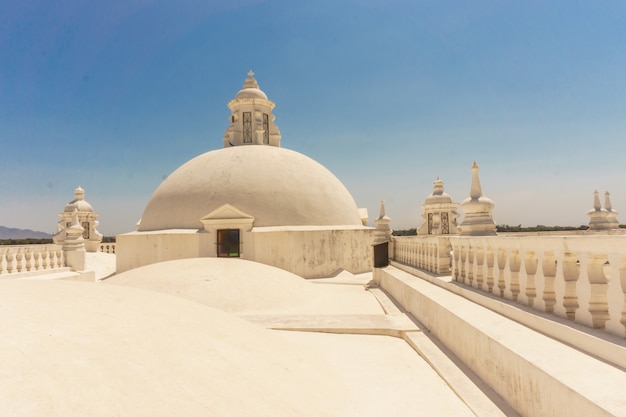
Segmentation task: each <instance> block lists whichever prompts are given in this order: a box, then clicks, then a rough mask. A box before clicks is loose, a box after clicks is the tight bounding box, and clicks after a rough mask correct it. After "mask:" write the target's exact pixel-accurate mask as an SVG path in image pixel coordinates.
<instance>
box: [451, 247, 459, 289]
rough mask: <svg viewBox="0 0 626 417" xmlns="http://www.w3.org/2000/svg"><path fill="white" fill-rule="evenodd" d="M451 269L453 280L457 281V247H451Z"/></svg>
mask: <svg viewBox="0 0 626 417" xmlns="http://www.w3.org/2000/svg"><path fill="white" fill-rule="evenodd" d="M452 267H453V269H454V271H453V275H454V280H455V281H458V280H459V246H458V245H452Z"/></svg>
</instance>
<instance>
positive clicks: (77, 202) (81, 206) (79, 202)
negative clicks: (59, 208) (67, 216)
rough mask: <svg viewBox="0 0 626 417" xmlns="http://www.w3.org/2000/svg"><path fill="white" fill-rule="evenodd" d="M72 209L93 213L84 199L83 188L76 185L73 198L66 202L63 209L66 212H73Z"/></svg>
mask: <svg viewBox="0 0 626 417" xmlns="http://www.w3.org/2000/svg"><path fill="white" fill-rule="evenodd" d="M74 210H78V212H88V213H93V207H91V204H89V203H88V202H86V201H85V190H83V189H82V188H81V187H80V186H78V187H76V189H75V190H74V200H72V201H70V202H69V203H67V204H66V205H65V208H64V209H63V211H65V212H66V213H73V212H74Z"/></svg>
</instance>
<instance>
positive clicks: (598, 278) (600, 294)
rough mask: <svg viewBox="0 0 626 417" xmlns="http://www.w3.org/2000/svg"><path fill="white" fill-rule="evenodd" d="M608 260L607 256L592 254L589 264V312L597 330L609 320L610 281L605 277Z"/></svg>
mask: <svg viewBox="0 0 626 417" xmlns="http://www.w3.org/2000/svg"><path fill="white" fill-rule="evenodd" d="M607 259H608V256H607V255H602V254H592V255H591V256H590V258H589V263H588V264H587V276H588V277H589V285H590V287H591V288H590V290H591V291H590V297H589V312H590V313H591V321H592V324H593V327H594V328H595V329H602V328H604V324H605V322H606V321H607V320H608V319H609V305H608V303H607V299H606V292H607V288H608V281H607V279H606V275H604V264H605V263H606V261H607Z"/></svg>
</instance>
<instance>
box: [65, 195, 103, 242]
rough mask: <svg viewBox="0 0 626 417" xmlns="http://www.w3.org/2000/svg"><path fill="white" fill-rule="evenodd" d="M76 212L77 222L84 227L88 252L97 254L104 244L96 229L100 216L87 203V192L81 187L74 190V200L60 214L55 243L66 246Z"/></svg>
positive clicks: (83, 235) (84, 238)
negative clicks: (100, 245) (69, 229)
mask: <svg viewBox="0 0 626 417" xmlns="http://www.w3.org/2000/svg"><path fill="white" fill-rule="evenodd" d="M74 212H76V214H77V219H78V220H77V221H78V223H79V226H81V227H82V229H83V232H82V238H83V240H84V246H85V249H86V250H87V252H97V251H98V245H99V244H100V242H102V235H101V234H100V233H99V232H98V230H97V229H96V227H97V226H98V224H100V223H99V222H98V221H97V220H96V219H97V218H98V216H99V214H96V213H94V211H93V207H91V204H89V203H88V202H87V201H85V190H83V189H82V188H81V187H80V186H79V187H77V188H76V189H75V190H74V200H73V201H70V202H69V203H67V205H66V206H65V209H64V210H63V212H62V213H59V217H60V218H61V220H59V222H58V223H57V232H56V234H55V235H54V236H53V240H54V243H56V244H59V245H64V242H65V240H66V239H67V229H68V228H69V227H70V226H71V225H72V223H73V216H74Z"/></svg>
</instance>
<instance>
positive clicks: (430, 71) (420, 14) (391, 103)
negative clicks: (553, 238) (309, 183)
mask: <svg viewBox="0 0 626 417" xmlns="http://www.w3.org/2000/svg"><path fill="white" fill-rule="evenodd" d="M625 22H626V3H625V2H622V1H601V2H600V1H587V2H582V1H572V0H568V1H543V0H542V1H533V0H525V1H517V2H513V1H502V0H499V1H475V2H468V1H445V0H444V1H442V0H436V1H435V0H433V1H421V0H407V1H403V0H385V1H382V0H363V1H349V0H334V1H326V0H316V1H293V0H292V1H280V0H278V1H274V0H269V1H262V0H256V1H254V0H250V1H248V0H233V1H210V0H208V1H192V0H190V1H159V0H154V1H153V0H144V1H135V0H124V1H116V0H111V1H106V2H105V1H92V2H89V1H73V0H59V1H55V2H50V1H43V0H35V1H25V0H7V1H3V2H0V145H1V146H0V178H2V185H1V186H0V190H1V191H0V197H1V200H0V225H4V226H9V227H19V228H30V229H36V230H42V231H47V232H53V231H54V230H55V225H56V221H57V217H56V213H57V212H59V211H61V210H62V209H63V207H64V205H65V204H66V203H67V202H68V201H70V200H72V198H73V190H74V188H75V187H76V186H77V185H80V186H82V187H83V188H84V189H85V190H86V199H87V201H89V202H90V203H91V204H92V205H93V206H94V208H95V209H96V211H97V212H99V213H100V222H101V225H100V227H99V229H100V231H101V232H102V233H104V234H107V235H113V234H118V233H123V232H127V231H132V230H134V229H135V227H134V224H135V223H136V222H137V220H139V218H140V217H141V215H142V212H143V208H144V207H145V204H146V203H147V201H148V199H149V198H150V196H151V195H152V193H153V191H154V190H155V189H156V187H157V186H158V185H159V184H160V182H161V181H162V180H163V179H164V178H165V177H166V176H167V175H168V174H169V173H171V172H172V171H173V170H174V169H176V168H177V167H178V166H180V165H181V164H183V163H184V162H186V161H187V160H189V159H191V158H192V157H194V156H196V155H198V154H201V153H203V152H207V151H210V150H213V149H218V148H220V147H221V146H222V141H221V139H222V136H223V134H224V131H225V129H226V128H227V126H228V120H227V119H228V116H229V115H230V112H229V110H228V108H227V107H226V103H227V102H228V101H229V100H230V99H232V98H233V97H234V95H235V94H236V92H237V91H238V90H239V89H240V88H241V86H242V84H243V81H244V79H245V77H246V73H247V72H248V70H250V69H252V70H253V71H254V72H255V73H256V75H255V77H256V79H257V80H258V82H259V84H260V86H261V88H262V89H263V90H264V91H265V92H266V93H267V95H268V96H269V98H270V99H271V100H273V101H274V102H276V108H275V110H274V114H275V115H276V124H277V125H278V126H279V128H280V130H281V133H282V146H283V147H286V148H290V149H294V150H296V151H299V152H302V153H304V154H306V155H308V156H310V157H312V158H314V159H316V160H317V161H318V162H320V163H322V164H323V165H325V166H326V167H327V168H329V169H330V170H331V171H332V172H333V173H335V175H337V177H338V178H339V179H340V180H342V181H343V183H344V184H345V185H346V187H347V188H348V189H349V190H350V191H351V192H352V195H353V196H354V198H355V200H356V202H357V205H359V206H360V207H367V208H368V210H369V213H370V218H371V219H374V218H375V217H376V215H377V213H378V202H379V200H380V198H384V199H385V201H386V203H387V213H388V215H389V216H390V217H391V218H392V220H393V223H392V227H393V228H396V229H403V228H410V227H415V226H417V225H419V224H420V219H419V215H420V213H421V209H420V206H421V204H422V203H423V201H424V199H425V197H426V196H427V195H428V194H430V193H431V192H432V182H433V181H434V180H435V179H436V178H437V177H438V176H439V177H441V178H442V179H443V180H444V182H445V188H446V192H448V193H449V194H451V195H452V196H453V198H454V199H455V201H459V202H460V201H462V200H463V199H465V198H466V197H467V196H468V194H469V187H470V182H471V171H470V166H471V165H472V162H473V160H477V161H478V163H479V165H480V166H481V171H480V177H481V182H482V186H483V191H484V194H485V195H486V196H487V197H489V198H491V199H492V200H493V201H494V202H495V212H494V219H495V221H496V223H498V224H503V223H506V224H520V223H521V224H523V225H536V224H553V225H580V224H586V223H587V222H588V218H587V216H586V214H585V213H586V211H587V210H588V209H590V208H591V206H592V203H593V191H594V190H595V189H596V188H597V189H598V190H599V191H600V192H601V193H604V191H605V190H609V191H610V192H611V199H612V203H613V207H614V208H615V209H616V210H618V211H621V212H623V215H621V216H619V217H618V218H619V219H620V220H622V222H625V223H626V221H625V220H624V219H621V217H624V216H626V186H625V185H626V158H625V157H626V117H625V115H626V76H625V75H624V74H625V73H626V47H625V45H626V24H625Z"/></svg>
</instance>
